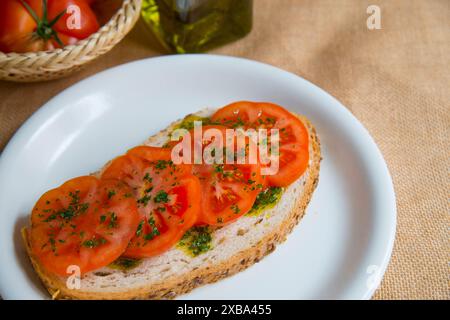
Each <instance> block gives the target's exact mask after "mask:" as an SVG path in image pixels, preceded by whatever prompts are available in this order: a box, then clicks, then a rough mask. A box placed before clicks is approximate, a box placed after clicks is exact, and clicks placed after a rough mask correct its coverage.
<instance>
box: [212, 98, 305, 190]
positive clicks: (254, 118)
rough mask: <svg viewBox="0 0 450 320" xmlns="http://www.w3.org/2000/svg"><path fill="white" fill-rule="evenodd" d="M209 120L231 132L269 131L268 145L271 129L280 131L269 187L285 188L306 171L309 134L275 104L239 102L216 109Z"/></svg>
mask: <svg viewBox="0 0 450 320" xmlns="http://www.w3.org/2000/svg"><path fill="white" fill-rule="evenodd" d="M211 120H212V121H214V122H216V123H219V124H222V125H225V126H227V127H232V128H236V127H244V128H254V129H268V138H269V144H270V129H278V130H279V131H278V132H279V143H280V145H279V153H278V154H279V158H278V159H279V169H278V172H277V173H276V174H272V175H268V176H267V180H268V183H269V185H272V186H279V187H284V186H288V185H289V184H291V183H292V182H294V181H295V180H297V179H298V178H299V177H300V176H301V175H302V174H303V173H304V172H305V171H306V169H307V168H308V163H309V135H308V130H307V129H306V127H305V126H304V124H303V122H302V121H301V120H299V119H298V118H297V117H296V116H295V115H293V114H292V113H290V112H289V111H287V110H286V109H284V108H282V107H280V106H278V105H276V104H273V103H265V102H249V101H240V102H236V103H232V104H230V105H227V106H225V107H223V108H221V109H219V110H218V111H217V112H216V113H215V114H214V115H213V116H212V118H211ZM268 166H270V163H269V164H266V167H268Z"/></svg>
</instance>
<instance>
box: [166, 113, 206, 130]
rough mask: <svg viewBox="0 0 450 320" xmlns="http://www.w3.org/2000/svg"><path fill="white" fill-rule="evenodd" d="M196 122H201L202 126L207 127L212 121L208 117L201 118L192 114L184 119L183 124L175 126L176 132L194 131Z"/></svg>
mask: <svg viewBox="0 0 450 320" xmlns="http://www.w3.org/2000/svg"><path fill="white" fill-rule="evenodd" d="M194 121H201V122H202V126H206V125H208V124H209V123H210V122H211V119H210V118H207V117H200V116H196V115H194V114H190V115H187V116H186V117H184V119H183V120H182V121H181V123H180V124H178V125H176V126H175V128H174V130H176V129H186V130H188V131H189V130H192V129H194Z"/></svg>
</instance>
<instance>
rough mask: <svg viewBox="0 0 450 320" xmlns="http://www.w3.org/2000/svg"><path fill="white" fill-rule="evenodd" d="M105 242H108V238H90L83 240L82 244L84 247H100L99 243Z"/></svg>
mask: <svg viewBox="0 0 450 320" xmlns="http://www.w3.org/2000/svg"><path fill="white" fill-rule="evenodd" d="M105 243H106V239H103V238H100V239H97V238H93V239H89V240H85V241H83V243H82V244H81V245H82V246H83V247H86V248H90V249H92V248H96V247H98V246H99V245H102V244H105Z"/></svg>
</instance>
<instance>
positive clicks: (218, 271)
mask: <svg viewBox="0 0 450 320" xmlns="http://www.w3.org/2000/svg"><path fill="white" fill-rule="evenodd" d="M299 118H300V119H301V120H302V122H303V123H304V124H305V125H306V127H307V128H308V132H309V137H310V147H311V150H312V155H311V157H310V159H311V162H310V166H309V168H308V172H309V174H308V178H307V179H306V180H305V185H304V190H303V193H302V195H301V196H300V197H298V198H297V199H296V202H295V205H294V206H293V209H292V210H291V212H290V213H289V215H288V216H287V218H285V219H284V220H283V222H282V224H281V227H280V228H275V230H273V231H272V232H271V233H269V234H268V235H266V236H265V237H264V238H262V239H261V240H260V241H259V242H258V243H257V244H256V245H253V246H251V247H249V248H247V249H245V250H242V251H240V252H238V253H237V254H235V255H234V256H233V258H231V259H229V260H227V261H225V262H222V263H218V264H215V265H213V266H205V267H203V268H199V269H197V270H194V271H192V272H190V273H188V274H184V275H181V276H173V277H171V278H170V279H168V280H165V281H164V282H163V283H157V284H151V285H147V286H142V287H140V288H136V289H131V290H129V291H122V292H86V291H81V290H71V289H69V288H68V287H67V286H66V283H65V281H63V279H61V278H60V277H58V276H55V275H53V274H51V273H48V272H47V271H46V270H45V269H44V268H42V266H40V264H39V262H38V261H37V259H36V258H35V257H34V256H33V253H32V251H31V247H30V244H29V241H28V236H27V234H28V232H27V230H26V229H25V228H24V229H23V230H22V236H23V240H24V243H25V246H26V249H27V253H28V255H29V258H30V260H31V263H32V265H33V267H34V269H35V271H36V273H37V274H38V276H39V278H40V279H41V281H42V283H43V284H44V286H45V287H46V288H47V290H48V292H49V293H50V295H51V297H52V298H53V299H94V300H102V299H108V300H113V299H116V300H125V299H173V298H174V297H176V296H178V295H180V294H185V293H188V292H190V291H191V290H193V289H194V288H197V287H199V286H202V285H205V284H208V283H214V282H216V281H218V280H221V279H223V278H226V277H229V276H232V275H234V274H236V273H238V272H240V271H242V270H244V269H247V268H248V267H250V266H251V265H253V264H254V263H256V262H259V261H260V260H261V259H262V258H264V257H265V256H266V255H268V254H269V253H271V252H273V251H274V250H275V248H276V246H277V245H278V244H280V243H282V242H283V241H285V240H286V237H287V235H288V234H289V233H291V231H292V229H293V228H294V227H295V226H296V225H297V224H298V223H299V221H300V219H301V218H302V217H303V215H304V214H305V210H306V207H307V206H308V204H309V202H310V200H311V197H312V194H313V192H314V190H315V188H316V186H317V184H318V181H319V170H320V162H321V160H322V157H321V151H320V141H319V138H318V136H317V133H316V130H315V128H314V126H313V125H312V124H311V123H310V121H309V120H308V119H306V118H305V117H302V116H299Z"/></svg>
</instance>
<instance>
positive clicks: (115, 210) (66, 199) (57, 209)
mask: <svg viewBox="0 0 450 320" xmlns="http://www.w3.org/2000/svg"><path fill="white" fill-rule="evenodd" d="M130 195H131V189H130V188H129V187H128V186H127V185H126V184H124V183H123V182H121V181H118V180H99V179H97V178H95V177H92V176H83V177H78V178H75V179H72V180H69V181H67V182H66V183H64V184H63V185H61V186H60V187H58V188H56V189H53V190H50V191H48V192H46V193H45V194H44V195H43V196H42V197H41V198H40V199H39V200H38V202H37V203H36V205H35V207H34V209H33V211H32V214H31V231H30V243H31V248H32V251H33V253H34V255H35V256H36V257H37V258H38V259H39V261H40V262H41V264H42V265H43V266H44V267H45V268H46V269H47V270H48V271H50V272H52V273H56V274H58V275H61V276H67V275H68V273H67V272H68V270H67V269H68V267H69V266H71V265H75V266H78V267H79V268H80V272H81V273H82V274H83V273H86V272H88V271H91V270H95V269H98V268H101V267H104V266H106V265H108V264H110V263H111V262H113V261H114V260H116V259H117V258H118V257H119V256H120V255H121V254H122V253H123V252H124V251H125V249H126V248H127V246H128V243H129V241H130V240H131V238H132V237H133V235H134V231H135V230H136V228H137V225H138V223H139V214H138V211H137V206H136V202H135V201H134V199H133V198H132V197H130Z"/></svg>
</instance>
